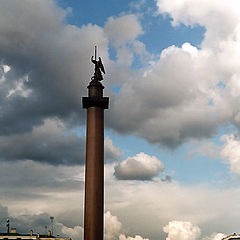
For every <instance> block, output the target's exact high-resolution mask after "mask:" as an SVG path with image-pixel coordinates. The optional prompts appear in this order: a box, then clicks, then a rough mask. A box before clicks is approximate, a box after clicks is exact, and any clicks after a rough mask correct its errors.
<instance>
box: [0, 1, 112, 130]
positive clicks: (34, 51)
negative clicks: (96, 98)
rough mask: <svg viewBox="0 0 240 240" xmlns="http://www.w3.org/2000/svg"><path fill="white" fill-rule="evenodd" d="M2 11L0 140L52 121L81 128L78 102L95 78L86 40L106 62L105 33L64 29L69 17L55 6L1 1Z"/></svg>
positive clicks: (90, 28) (92, 29) (94, 28)
mask: <svg viewBox="0 0 240 240" xmlns="http://www.w3.org/2000/svg"><path fill="white" fill-rule="evenodd" d="M26 6H27V8H26ZM0 9H1V10H0V22H1V25H0V29H1V33H2V34H1V39H0V59H1V63H2V66H3V67H2V68H3V69H4V66H6V65H8V66H9V67H10V70H9V71H7V70H6V67H5V70H4V73H3V77H4V78H5V81H1V92H0V101H1V109H0V112H1V119H0V123H1V124H0V125H1V127H0V128H1V129H0V130H1V134H4V135H8V134H14V133H19V132H26V131H31V130H32V128H33V126H36V125H41V124H42V123H43V121H44V119H45V118H51V117H58V118H61V119H62V120H68V123H74V119H75V120H76V119H78V120H77V121H78V123H79V122H80V121H79V114H78V113H79V111H80V114H82V112H81V110H80V109H81V108H80V105H81V96H83V95H85V94H86V90H85V89H86V86H87V84H88V82H89V81H90V77H91V74H92V73H93V66H92V65H91V64H90V59H89V58H90V56H91V55H92V52H93V44H92V43H91V41H89V39H94V41H95V44H97V45H98V46H99V49H101V52H100V54H101V56H102V57H103V59H104V61H105V63H107V62H109V61H108V60H109V58H108V53H107V44H108V39H107V37H106V36H105V33H104V30H103V29H102V28H101V27H98V26H97V25H91V24H88V25H83V26H82V27H81V28H78V27H75V26H72V25H67V24H65V23H64V21H65V17H66V15H67V13H68V12H67V10H66V11H65V10H63V9H61V8H59V7H58V6H57V5H56V3H55V1H53V0H47V1H38V0H37V1H29V0H24V1H20V2H18V1H11V3H10V2H9V1H5V0H4V1H1V3H0ZM36 9H38V11H37V13H36ZM9 12H11V13H12V14H11V17H10V16H9V14H8V13H9ZM16 13H18V14H16ZM33 16H34V17H33ZM23 79H27V81H26V80H23ZM20 93H21V94H20Z"/></svg>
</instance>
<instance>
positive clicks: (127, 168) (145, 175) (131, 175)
mask: <svg viewBox="0 0 240 240" xmlns="http://www.w3.org/2000/svg"><path fill="white" fill-rule="evenodd" d="M163 169H164V165H163V163H162V162H161V161H160V160H159V159H157V158H156V157H155V156H149V155H147V154H145V153H143V152H141V153H138V154H137V155H136V156H133V157H128V158H127V159H125V160H123V161H122V162H121V163H119V164H118V165H117V166H116V167H115V173H114V174H115V176H116V177H117V178H118V179H124V180H151V179H152V178H153V177H156V176H157V175H158V174H159V173H160V171H162V170H163Z"/></svg>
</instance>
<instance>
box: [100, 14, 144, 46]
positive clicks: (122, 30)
mask: <svg viewBox="0 0 240 240" xmlns="http://www.w3.org/2000/svg"><path fill="white" fill-rule="evenodd" d="M104 30H105V33H106V34H107V36H108V37H109V39H110V40H112V41H113V43H114V44H115V45H116V46H119V45H123V44H125V43H126V42H128V41H133V40H135V39H136V38H137V37H138V36H139V35H140V34H142V33H143V31H142V27H141V25H140V23H139V21H138V18H137V16H135V15H133V14H129V15H123V16H120V17H118V18H115V17H110V18H109V19H108V21H107V22H106V24H105V28H104Z"/></svg>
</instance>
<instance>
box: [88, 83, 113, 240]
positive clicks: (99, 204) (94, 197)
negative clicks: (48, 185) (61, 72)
mask: <svg viewBox="0 0 240 240" xmlns="http://www.w3.org/2000/svg"><path fill="white" fill-rule="evenodd" d="M103 89H104V87H103V85H102V84H101V83H100V81H96V80H93V81H91V82H90V84H89V86H88V97H83V108H86V109H87V135H86V168H85V208H84V240H103V234H104V232H103V229H104V109H107V108H108V104H109V98H108V97H103Z"/></svg>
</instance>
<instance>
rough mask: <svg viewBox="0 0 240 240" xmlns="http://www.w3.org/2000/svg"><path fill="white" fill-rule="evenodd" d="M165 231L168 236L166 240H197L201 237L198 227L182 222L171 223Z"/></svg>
mask: <svg viewBox="0 0 240 240" xmlns="http://www.w3.org/2000/svg"><path fill="white" fill-rule="evenodd" d="M163 231H164V232H165V233H167V234H168V236H167V238H166V240H196V239H198V238H199V237H200V235H201V230H200V228H199V227H198V226H196V225H193V224H192V223H191V222H182V221H171V222H169V223H168V225H166V226H165V227H163Z"/></svg>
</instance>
